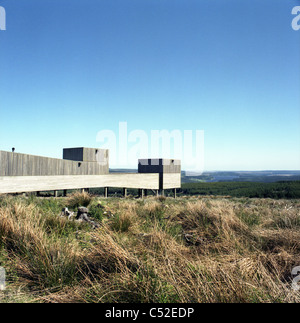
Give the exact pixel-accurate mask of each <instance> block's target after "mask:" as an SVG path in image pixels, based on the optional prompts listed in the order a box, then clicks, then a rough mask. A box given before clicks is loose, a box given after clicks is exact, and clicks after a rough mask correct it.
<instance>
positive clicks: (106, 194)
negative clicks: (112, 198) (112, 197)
mask: <svg viewBox="0 0 300 323" xmlns="http://www.w3.org/2000/svg"><path fill="white" fill-rule="evenodd" d="M104 197H105V198H108V187H104Z"/></svg>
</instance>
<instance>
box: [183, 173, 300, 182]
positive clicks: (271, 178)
mask: <svg viewBox="0 0 300 323" xmlns="http://www.w3.org/2000/svg"><path fill="white" fill-rule="evenodd" d="M279 181H300V171H244V172H242V171H237V172H233V171H231V172H221V171H219V172H218V171H216V172H204V173H203V174H202V175H200V176H186V175H185V172H182V183H199V182H261V183H274V182H279Z"/></svg>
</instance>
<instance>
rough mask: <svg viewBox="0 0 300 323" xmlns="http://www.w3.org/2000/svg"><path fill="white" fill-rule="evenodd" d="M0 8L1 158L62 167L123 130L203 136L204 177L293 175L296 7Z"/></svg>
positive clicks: (299, 160)
mask: <svg viewBox="0 0 300 323" xmlns="http://www.w3.org/2000/svg"><path fill="white" fill-rule="evenodd" d="M0 6H2V7H4V8H5V10H6V20H7V30H6V31H0V113H1V127H0V150H10V149H11V147H16V151H18V152H24V153H30V154H35V155H44V156H50V157H59V158H60V157H61V154H62V153H61V151H62V148H63V147H79V146H85V147H98V146H99V142H97V140H96V138H97V133H98V132H99V131H101V130H104V129H110V130H112V131H114V132H115V133H116V134H118V126H119V122H124V121H125V122H127V124H128V131H129V132H130V131H132V130H135V129H141V130H143V131H145V132H146V133H147V134H149V135H150V131H151V130H162V129H166V130H169V131H172V130H174V129H178V130H180V131H182V132H183V131H184V130H193V131H196V130H203V131H204V136H205V141H204V142H205V146H204V163H205V170H270V169H273V170H278V169H281V170H282V169H286V170H299V169H300V149H299V148H300V146H299V143H300V73H299V72H300V30H299V31H295V30H293V29H292V27H291V22H292V20H293V18H294V17H295V16H293V15H292V14H291V12H292V8H293V7H294V6H300V1H292V0H243V1H241V0H109V1H108V0H51V1H48V0H43V1H40V0H26V1H21V0H7V1H5V0H3V1H1V0H0ZM114 166H116V167H117V166H122V167H124V166H126V165H124V164H122V165H121V164H119V165H114ZM183 168H184V165H183Z"/></svg>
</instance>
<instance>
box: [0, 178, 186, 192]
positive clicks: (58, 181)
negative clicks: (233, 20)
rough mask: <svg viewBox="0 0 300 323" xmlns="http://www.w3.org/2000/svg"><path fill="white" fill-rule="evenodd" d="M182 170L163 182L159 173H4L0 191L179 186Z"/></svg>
mask: <svg viewBox="0 0 300 323" xmlns="http://www.w3.org/2000/svg"><path fill="white" fill-rule="evenodd" d="M180 177H181V176H180V173H170V174H164V176H163V185H161V182H160V176H159V174H157V173H154V174H153V173H149V174H146V173H130V174H127V173H112V174H107V175H63V176H1V177H0V194H6V193H23V192H42V191H52V190H53V191H59V190H70V189H82V188H101V187H113V188H136V189H152V190H159V189H161V188H162V187H163V189H174V188H180V186H181V178H180Z"/></svg>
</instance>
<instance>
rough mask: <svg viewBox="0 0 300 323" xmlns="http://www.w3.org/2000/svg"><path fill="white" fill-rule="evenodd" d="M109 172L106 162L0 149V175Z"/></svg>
mask: <svg viewBox="0 0 300 323" xmlns="http://www.w3.org/2000/svg"><path fill="white" fill-rule="evenodd" d="M108 173H109V165H108V160H107V162H106V163H98V162H76V161H70V160H63V159H56V158H48V157H41V156H33V155H26V154H20V153H12V152H6V151H0V176H54V175H101V174H108Z"/></svg>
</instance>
